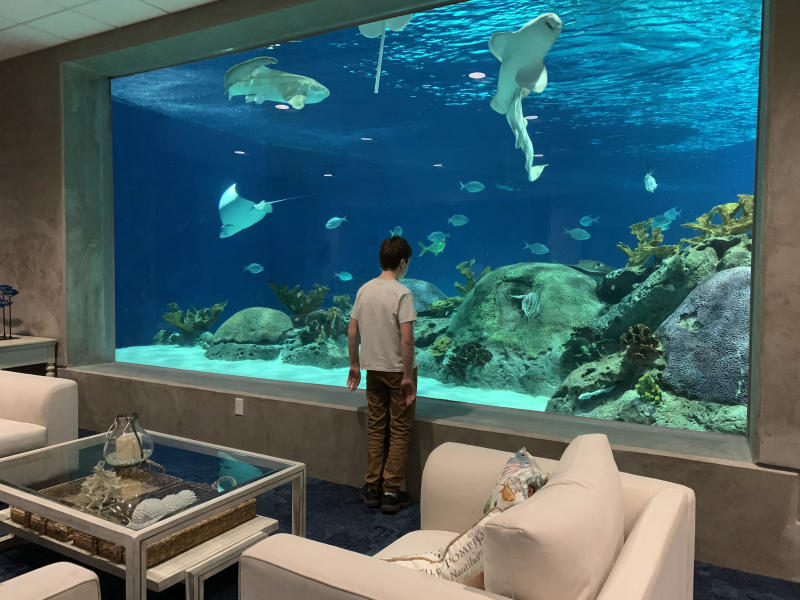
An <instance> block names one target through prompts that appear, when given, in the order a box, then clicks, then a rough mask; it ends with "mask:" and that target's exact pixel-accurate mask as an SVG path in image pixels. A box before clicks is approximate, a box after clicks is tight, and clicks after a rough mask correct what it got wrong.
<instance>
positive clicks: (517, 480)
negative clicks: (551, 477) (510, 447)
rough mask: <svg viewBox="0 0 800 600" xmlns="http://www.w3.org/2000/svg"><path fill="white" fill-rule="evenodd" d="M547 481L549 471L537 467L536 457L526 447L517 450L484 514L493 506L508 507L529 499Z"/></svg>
mask: <svg viewBox="0 0 800 600" xmlns="http://www.w3.org/2000/svg"><path fill="white" fill-rule="evenodd" d="M545 483H547V473H544V472H542V471H541V469H537V468H536V459H535V458H534V457H533V456H531V455H530V453H529V452H528V451H527V450H526V449H525V448H520V449H519V450H517V451H516V452H515V453H514V454H513V456H512V457H511V458H509V459H508V462H507V463H506V466H505V467H503V471H502V472H501V473H500V477H498V478H497V483H495V486H494V490H492V493H491V494H490V495H489V499H488V500H487V501H486V505H485V506H484V507H483V514H487V513H488V512H489V511H490V510H492V509H493V508H508V507H509V506H513V505H515V504H517V503H519V502H522V501H523V500H527V499H528V498H530V497H531V496H533V494H534V493H535V492H536V490H538V489H541V488H542V486H544V484H545Z"/></svg>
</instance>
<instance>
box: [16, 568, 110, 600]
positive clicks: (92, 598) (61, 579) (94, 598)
mask: <svg viewBox="0 0 800 600" xmlns="http://www.w3.org/2000/svg"><path fill="white" fill-rule="evenodd" d="M0 598H4V599H5V598H7V599H8V600H12V599H13V600H100V582H99V581H98V579H97V575H96V574H95V573H94V572H92V571H90V570H89V569H85V568H83V567H79V566H78V565H75V564H72V563H68V562H57V563H53V564H52V565H47V566H46V567H41V568H39V569H36V570H34V571H31V572H30V573H25V574H24V575H20V576H19V577H14V578H13V579H9V580H8V581H3V582H2V583H0Z"/></svg>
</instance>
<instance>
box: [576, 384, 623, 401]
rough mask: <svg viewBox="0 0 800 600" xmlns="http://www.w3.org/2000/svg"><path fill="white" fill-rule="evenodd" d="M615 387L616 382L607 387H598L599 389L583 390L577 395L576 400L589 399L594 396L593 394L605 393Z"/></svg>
mask: <svg viewBox="0 0 800 600" xmlns="http://www.w3.org/2000/svg"><path fill="white" fill-rule="evenodd" d="M615 387H617V386H616V384H614V385H610V386H608V387H604V388H600V389H599V390H594V391H592V392H583V393H582V394H581V395H580V396H578V400H580V401H584V400H589V399H591V398H594V397H595V396H600V395H602V394H607V393H608V392H610V391H611V390H613V389H614V388H615Z"/></svg>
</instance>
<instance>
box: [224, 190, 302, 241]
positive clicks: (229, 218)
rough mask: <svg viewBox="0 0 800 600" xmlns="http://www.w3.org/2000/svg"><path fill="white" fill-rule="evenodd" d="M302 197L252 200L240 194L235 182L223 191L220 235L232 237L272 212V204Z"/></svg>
mask: <svg viewBox="0 0 800 600" xmlns="http://www.w3.org/2000/svg"><path fill="white" fill-rule="evenodd" d="M301 197H302V196H293V197H292V198H281V199H280V200H272V201H271V202H267V201H266V200H262V201H261V202H252V201H251V200H247V199H245V198H242V197H241V196H240V195H239V193H238V192H237V191H236V184H235V183H234V184H233V185H232V186H231V187H229V188H228V189H227V190H225V191H224V192H223V193H222V196H220V199H219V219H220V221H222V228H221V229H220V232H219V237H221V238H226V237H231V236H232V235H234V234H237V233H239V232H240V231H241V230H242V229H247V228H248V227H250V226H251V225H255V224H256V223H258V222H259V221H260V220H261V219H263V218H264V217H266V216H267V215H268V214H269V213H271V212H272V205H273V204H275V203H277V202H283V201H284V200H292V199H293V198H301Z"/></svg>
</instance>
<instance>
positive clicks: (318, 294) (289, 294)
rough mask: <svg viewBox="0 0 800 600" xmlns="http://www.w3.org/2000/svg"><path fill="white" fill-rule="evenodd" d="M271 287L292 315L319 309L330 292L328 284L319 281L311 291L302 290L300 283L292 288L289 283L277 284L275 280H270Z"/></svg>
mask: <svg viewBox="0 0 800 600" xmlns="http://www.w3.org/2000/svg"><path fill="white" fill-rule="evenodd" d="M269 287H270V289H272V291H273V292H274V293H275V295H276V296H277V297H278V300H280V302H281V304H283V305H284V306H285V307H286V308H288V309H289V313H290V314H291V315H292V316H294V315H305V314H308V313H310V312H311V311H312V310H316V309H318V308H319V307H320V306H322V301H323V300H324V299H325V295H326V294H327V293H328V286H327V285H320V284H318V283H315V284H314V289H313V290H311V291H309V292H304V291H303V290H301V289H300V285H296V286H294V287H293V288H291V289H290V288H289V286H288V285H277V284H276V283H275V282H274V281H270V282H269Z"/></svg>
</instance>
